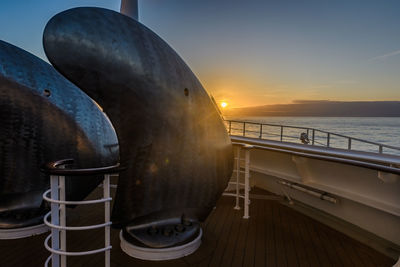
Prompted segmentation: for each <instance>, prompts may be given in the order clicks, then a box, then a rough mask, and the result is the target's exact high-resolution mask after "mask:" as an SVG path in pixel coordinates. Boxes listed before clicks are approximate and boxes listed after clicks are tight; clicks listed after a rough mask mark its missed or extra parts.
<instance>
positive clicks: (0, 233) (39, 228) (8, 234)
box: [0, 224, 49, 239]
mask: <svg viewBox="0 0 400 267" xmlns="http://www.w3.org/2000/svg"><path fill="white" fill-rule="evenodd" d="M47 231H49V227H47V225H45V224H39V225H34V226H29V227H24V228H15V229H0V239H18V238H25V237H30V236H34V235H40V234H43V233H46V232H47Z"/></svg>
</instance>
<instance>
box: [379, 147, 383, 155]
mask: <svg viewBox="0 0 400 267" xmlns="http://www.w3.org/2000/svg"><path fill="white" fill-rule="evenodd" d="M382 152H383V146H382V145H379V153H380V154H382Z"/></svg>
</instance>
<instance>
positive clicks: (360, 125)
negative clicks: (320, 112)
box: [224, 116, 400, 156]
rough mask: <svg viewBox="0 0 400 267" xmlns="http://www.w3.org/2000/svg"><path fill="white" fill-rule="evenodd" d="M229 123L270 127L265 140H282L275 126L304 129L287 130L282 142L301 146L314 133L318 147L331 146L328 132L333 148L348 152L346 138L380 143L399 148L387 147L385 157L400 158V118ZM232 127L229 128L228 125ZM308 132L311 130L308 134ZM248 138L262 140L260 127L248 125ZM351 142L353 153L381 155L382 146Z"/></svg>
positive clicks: (237, 127)
mask: <svg viewBox="0 0 400 267" xmlns="http://www.w3.org/2000/svg"><path fill="white" fill-rule="evenodd" d="M224 118H225V120H234V121H246V122H254V123H262V124H268V125H263V127H262V138H263V139H270V140H280V135H281V134H280V133H281V127H279V126H273V125H285V126H293V127H300V129H298V128H289V127H283V138H282V141H287V142H295V143H301V141H300V135H301V134H302V133H306V134H307V133H308V138H309V140H310V141H311V139H312V129H316V130H315V131H314V144H315V145H320V146H327V142H328V138H327V134H326V133H325V132H330V133H334V134H338V135H334V134H330V136H329V146H330V147H335V148H343V149H347V148H348V146H349V143H348V142H349V140H348V138H346V137H351V138H355V139H360V140H365V141H369V142H373V143H379V144H383V145H387V146H392V147H398V148H399V149H393V148H388V147H383V153H385V154H393V155H399V156H400V117H237V116H235V117H230V116H225V117H224ZM227 126H228V125H227ZM228 127H229V126H228ZM306 128H309V130H308V131H307V129H306ZM231 131H232V134H236V135H243V124H241V123H231ZM245 132H246V136H249V137H256V138H259V137H260V126H259V125H258V124H247V123H246V126H245ZM340 135H343V136H346V137H342V136H340ZM355 139H352V140H351V149H352V150H359V151H368V152H379V146H378V145H375V144H370V143H366V142H363V141H359V140H355Z"/></svg>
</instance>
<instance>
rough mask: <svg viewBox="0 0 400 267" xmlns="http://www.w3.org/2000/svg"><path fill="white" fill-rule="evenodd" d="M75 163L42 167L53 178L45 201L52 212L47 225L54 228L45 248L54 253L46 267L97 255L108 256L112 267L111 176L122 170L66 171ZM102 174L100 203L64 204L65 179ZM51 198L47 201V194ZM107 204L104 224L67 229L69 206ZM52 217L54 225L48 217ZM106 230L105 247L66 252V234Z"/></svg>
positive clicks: (46, 219)
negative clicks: (79, 257) (70, 258)
mask: <svg viewBox="0 0 400 267" xmlns="http://www.w3.org/2000/svg"><path fill="white" fill-rule="evenodd" d="M73 163H74V160H73V159H64V160H59V161H54V162H49V163H47V164H46V165H45V166H43V167H42V169H41V170H42V172H45V173H47V174H50V189H49V190H47V191H46V192H44V193H43V199H44V200H45V201H47V202H49V203H50V205H51V211H50V212H49V213H47V214H46V215H45V217H44V219H43V220H44V223H45V224H46V225H47V226H49V227H50V228H51V234H50V235H49V236H48V237H47V238H46V239H45V241H44V246H45V248H46V249H47V250H48V251H49V252H51V255H50V256H49V257H48V258H47V259H46V261H45V264H44V265H45V266H46V267H47V266H48V264H49V263H50V260H51V262H52V266H53V267H58V266H61V267H65V266H66V265H67V259H66V256H81V255H90V254H95V253H100V252H104V253H105V266H106V267H109V266H110V250H111V248H112V246H111V239H110V226H111V224H112V222H111V221H110V202H111V200H112V198H111V197H110V173H117V172H119V171H121V170H123V168H121V167H120V165H119V164H115V165H113V166H107V167H99V168H91V169H65V166H68V165H72V164H73ZM98 174H103V175H104V180H103V197H102V198H101V199H95V200H86V201H66V200H65V177H66V176H68V177H74V176H86V175H98ZM49 193H50V194H51V196H50V197H48V194H49ZM97 203H104V220H105V222H104V223H101V224H96V225H87V226H74V227H72V226H67V225H66V205H70V204H73V205H87V204H97ZM50 216H51V222H49V220H48V219H49V217H50ZM97 228H104V236H105V242H104V243H105V244H104V247H103V248H100V249H95V250H89V251H79V252H69V251H66V231H67V230H69V231H70V230H73V231H81V230H90V229H97ZM50 239H51V246H50V245H49V244H48V242H49V240H50Z"/></svg>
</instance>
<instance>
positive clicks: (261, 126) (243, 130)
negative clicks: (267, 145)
mask: <svg viewBox="0 0 400 267" xmlns="http://www.w3.org/2000/svg"><path fill="white" fill-rule="evenodd" d="M225 123H227V130H228V133H229V134H230V135H234V136H244V137H245V136H246V133H258V137H259V138H260V139H268V138H263V137H264V136H265V135H273V136H277V137H279V140H280V141H283V139H284V138H294V139H299V137H295V136H290V135H285V134H284V129H300V130H304V131H306V133H307V136H310V134H311V140H310V145H314V146H315V145H316V144H319V145H323V146H326V147H335V146H332V139H333V138H334V137H339V138H344V139H347V149H348V150H354V148H353V146H352V144H353V141H357V142H361V143H365V144H370V145H374V146H377V148H378V153H380V154H382V153H384V151H383V149H384V148H386V149H393V150H397V151H400V147H397V146H392V145H386V144H382V143H377V142H373V141H368V140H364V139H360V138H357V137H350V136H346V135H343V134H337V133H332V132H328V131H324V130H319V129H315V128H310V127H300V126H290V125H280V124H272V123H258V122H251V121H238V120H225ZM235 123H236V124H241V125H242V128H234V127H232V124H235ZM246 125H256V126H259V131H254V130H252V129H249V128H248V127H246ZM265 126H272V127H277V128H279V129H280V133H279V134H276V133H268V132H265ZM233 130H237V131H236V132H234V131H233ZM239 132H241V133H242V134H238V133H239ZM318 133H322V134H324V135H325V138H326V143H321V142H318V141H317V140H316V139H317V138H316V134H318Z"/></svg>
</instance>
